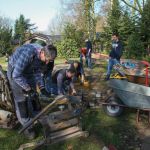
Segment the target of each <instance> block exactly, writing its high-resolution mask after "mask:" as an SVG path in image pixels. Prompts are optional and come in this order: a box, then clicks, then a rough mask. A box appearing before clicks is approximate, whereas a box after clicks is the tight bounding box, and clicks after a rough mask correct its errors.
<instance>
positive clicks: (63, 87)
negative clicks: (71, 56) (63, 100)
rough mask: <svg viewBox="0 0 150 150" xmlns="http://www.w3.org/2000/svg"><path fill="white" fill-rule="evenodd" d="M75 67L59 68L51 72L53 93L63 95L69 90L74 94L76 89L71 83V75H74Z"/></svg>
mask: <svg viewBox="0 0 150 150" xmlns="http://www.w3.org/2000/svg"><path fill="white" fill-rule="evenodd" d="M75 72H76V71H75V69H73V68H70V69H59V70H54V71H53V72H52V82H53V85H54V86H53V87H54V88H55V93H54V94H58V95H65V94H66V93H67V92H69V91H70V90H71V91H72V94H76V90H75V88H74V84H73V77H74V75H75Z"/></svg>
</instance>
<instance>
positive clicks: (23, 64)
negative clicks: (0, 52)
mask: <svg viewBox="0 0 150 150" xmlns="http://www.w3.org/2000/svg"><path fill="white" fill-rule="evenodd" d="M56 54H57V49H56V47H54V46H53V45H47V46H45V47H42V46H41V45H39V44H24V45H22V46H20V47H18V48H17V49H16V50H15V51H14V53H13V54H12V55H11V56H10V58H9V62H8V70H7V77H8V80H9V83H10V87H11V90H12V92H13V96H14V103H15V109H16V110H15V111H16V115H17V118H18V121H19V122H20V123H21V124H22V126H24V125H26V123H27V122H28V121H30V120H31V118H32V117H31V115H30V114H29V112H30V110H31V109H32V110H33V111H34V110H35V111H38V110H37V108H36V105H34V103H32V102H31V101H29V100H28V99H27V95H28V96H29V95H31V94H32V93H34V91H36V87H37V86H38V88H39V89H40V92H41V93H42V94H43V95H45V96H47V97H48V96H50V95H49V93H48V92H47V91H46V90H45V86H44V81H43V77H42V71H41V64H42V62H43V63H45V64H48V63H49V62H50V61H53V60H54V59H55V58H56ZM29 104H30V105H29ZM24 133H25V135H26V136H27V137H28V138H30V139H32V138H34V137H35V133H34V131H33V130H32V129H28V130H26V131H25V132H24Z"/></svg>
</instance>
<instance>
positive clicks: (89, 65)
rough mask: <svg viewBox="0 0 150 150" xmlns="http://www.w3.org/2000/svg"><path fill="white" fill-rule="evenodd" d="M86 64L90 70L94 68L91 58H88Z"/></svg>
mask: <svg viewBox="0 0 150 150" xmlns="http://www.w3.org/2000/svg"><path fill="white" fill-rule="evenodd" d="M86 64H87V67H88V68H90V69H91V68H92V62H91V56H86Z"/></svg>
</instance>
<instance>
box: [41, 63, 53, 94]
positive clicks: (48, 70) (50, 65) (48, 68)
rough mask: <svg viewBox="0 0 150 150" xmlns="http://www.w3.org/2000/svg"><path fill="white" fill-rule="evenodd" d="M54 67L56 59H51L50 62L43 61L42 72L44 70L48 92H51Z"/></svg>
mask: <svg viewBox="0 0 150 150" xmlns="http://www.w3.org/2000/svg"><path fill="white" fill-rule="evenodd" d="M53 68H54V60H52V61H50V62H49V63H48V64H44V63H42V72H43V79H44V83H45V89H46V91H47V92H48V93H51V84H52V79H51V75H52V71H53Z"/></svg>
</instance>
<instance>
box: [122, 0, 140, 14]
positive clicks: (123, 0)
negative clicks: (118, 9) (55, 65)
mask: <svg viewBox="0 0 150 150" xmlns="http://www.w3.org/2000/svg"><path fill="white" fill-rule="evenodd" d="M121 1H122V2H124V3H125V4H126V5H128V6H129V7H131V8H133V9H134V10H136V11H138V12H139V13H140V14H141V13H142V12H141V10H139V9H137V8H136V7H134V6H133V5H131V4H129V3H128V2H126V1H125V0H121Z"/></svg>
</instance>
